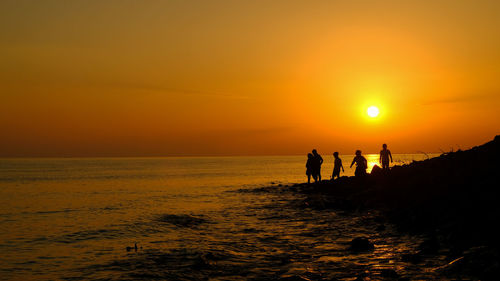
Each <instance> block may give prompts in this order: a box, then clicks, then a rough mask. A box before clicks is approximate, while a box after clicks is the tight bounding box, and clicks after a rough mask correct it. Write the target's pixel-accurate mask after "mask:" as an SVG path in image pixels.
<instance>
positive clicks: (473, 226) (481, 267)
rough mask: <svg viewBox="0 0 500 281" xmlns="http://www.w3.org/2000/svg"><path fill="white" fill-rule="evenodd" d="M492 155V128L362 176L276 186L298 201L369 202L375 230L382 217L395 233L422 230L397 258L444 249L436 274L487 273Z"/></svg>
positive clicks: (496, 255) (495, 259)
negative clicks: (466, 142)
mask: <svg viewBox="0 0 500 281" xmlns="http://www.w3.org/2000/svg"><path fill="white" fill-rule="evenodd" d="M498 159H500V136H496V137H495V138H494V140H492V141H490V142H488V143H486V144H483V145H480V146H476V147H474V148H471V149H469V150H465V151H461V150H459V151H456V152H450V153H445V154H442V155H440V156H439V157H435V158H430V159H427V160H423V161H414V162H413V163H411V164H407V165H402V166H394V167H392V168H391V170H389V171H382V170H378V169H374V170H373V171H372V173H371V174H368V175H367V176H366V177H364V178H355V177H345V176H344V177H341V178H340V179H337V180H334V181H331V180H324V181H322V182H321V183H312V184H307V183H305V184H303V183H300V184H293V185H289V186H286V187H284V189H285V190H289V191H292V192H297V193H301V194H305V195H306V196H307V197H306V199H305V200H303V202H301V206H299V207H302V208H313V209H316V210H326V209H334V210H343V211H347V212H355V211H369V210H377V211H379V212H380V213H381V214H382V217H381V218H380V230H382V229H383V228H384V227H385V224H384V221H386V222H388V223H391V224H393V225H395V226H396V227H397V228H398V230H399V231H400V232H401V233H402V234H405V233H406V234H413V235H416V234H418V235H425V236H426V237H427V239H426V241H424V242H423V243H422V245H420V250H419V251H417V252H415V253H413V254H411V255H408V256H406V257H403V258H405V259H408V260H410V261H413V262H414V263H415V264H419V263H421V262H423V261H424V259H423V257H424V256H425V255H431V256H432V255H437V254H438V253H440V254H442V253H445V255H446V256H447V260H448V262H449V263H448V264H446V265H444V266H443V267H442V268H439V269H436V270H439V271H440V273H442V274H443V276H446V277H448V278H461V277H472V278H479V279H482V280H494V279H495V278H497V277H498V276H499V274H500V262H499V261H500V230H496V229H495V225H496V223H497V222H498V218H499V217H500V204H498V198H499V197H498V195H499V193H500V192H499V191H498V190H497V185H498V175H497V173H498V171H499V168H500V165H499V164H498ZM475 163H483V164H484V166H481V165H474V164H475Z"/></svg>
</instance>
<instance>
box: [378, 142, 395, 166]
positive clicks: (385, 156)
mask: <svg viewBox="0 0 500 281" xmlns="http://www.w3.org/2000/svg"><path fill="white" fill-rule="evenodd" d="M389 157H390V158H391V163H392V154H391V151H390V150H389V149H387V144H385V143H384V144H383V145H382V150H381V151H380V158H379V162H380V163H381V164H382V169H384V170H386V169H389Z"/></svg>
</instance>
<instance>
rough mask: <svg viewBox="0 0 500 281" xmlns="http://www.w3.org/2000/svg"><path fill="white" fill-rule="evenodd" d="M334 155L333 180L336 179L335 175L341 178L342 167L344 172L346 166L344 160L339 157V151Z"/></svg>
mask: <svg viewBox="0 0 500 281" xmlns="http://www.w3.org/2000/svg"><path fill="white" fill-rule="evenodd" d="M333 157H334V161H333V173H332V180H333V179H335V177H337V178H340V169H342V172H344V166H342V160H341V159H340V157H339V153H338V152H334V153H333Z"/></svg>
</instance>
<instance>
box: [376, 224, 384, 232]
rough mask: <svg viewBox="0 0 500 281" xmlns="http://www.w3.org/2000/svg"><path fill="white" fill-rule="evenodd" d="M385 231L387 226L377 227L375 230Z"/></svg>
mask: <svg viewBox="0 0 500 281" xmlns="http://www.w3.org/2000/svg"><path fill="white" fill-rule="evenodd" d="M384 230H385V225H383V224H381V225H379V226H377V228H375V231H379V232H380V231H384Z"/></svg>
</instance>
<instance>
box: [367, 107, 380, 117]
mask: <svg viewBox="0 0 500 281" xmlns="http://www.w3.org/2000/svg"><path fill="white" fill-rule="evenodd" d="M366 113H367V114H368V116H370V117H371V118H375V117H377V116H378V114H379V113H380V111H379V110H378V107H376V106H373V105H372V106H370V107H368V109H367V110H366Z"/></svg>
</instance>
